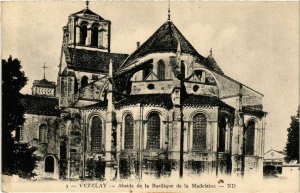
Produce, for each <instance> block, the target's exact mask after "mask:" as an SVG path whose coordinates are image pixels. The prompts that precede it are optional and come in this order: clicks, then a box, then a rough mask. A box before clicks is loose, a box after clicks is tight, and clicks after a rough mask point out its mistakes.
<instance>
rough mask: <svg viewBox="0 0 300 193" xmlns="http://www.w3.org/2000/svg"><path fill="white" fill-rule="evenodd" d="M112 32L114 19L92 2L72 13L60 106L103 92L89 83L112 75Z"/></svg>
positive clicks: (60, 81)
mask: <svg viewBox="0 0 300 193" xmlns="http://www.w3.org/2000/svg"><path fill="white" fill-rule="evenodd" d="M110 34H111V22H110V21H109V20H106V19H104V18H102V17H101V16H100V15H98V14H96V13H94V12H93V11H91V10H90V9H89V2H88V1H87V2H86V8H85V9H83V10H81V11H78V12H76V13H73V14H71V15H69V17H68V22H67V25H66V26H64V27H63V44H62V50H61V60H60V64H59V72H58V80H57V82H58V87H57V90H58V92H57V93H58V95H57V96H58V97H59V105H60V107H69V106H72V105H73V104H75V103H76V102H77V101H78V99H79V98H92V99H95V96H94V95H93V94H91V95H92V96H90V94H87V93H100V91H98V90H97V88H90V87H89V84H90V83H91V82H93V81H95V80H98V79H100V78H101V77H103V76H105V75H107V74H108V64H109V59H110V57H111V53H110V49H111V48H110ZM98 95H99V94H98ZM96 99H100V98H99V97H96Z"/></svg>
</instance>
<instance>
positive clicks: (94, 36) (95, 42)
mask: <svg viewBox="0 0 300 193" xmlns="http://www.w3.org/2000/svg"><path fill="white" fill-rule="evenodd" d="M91 45H92V46H95V47H98V26H96V25H95V26H93V28H92V43H91Z"/></svg>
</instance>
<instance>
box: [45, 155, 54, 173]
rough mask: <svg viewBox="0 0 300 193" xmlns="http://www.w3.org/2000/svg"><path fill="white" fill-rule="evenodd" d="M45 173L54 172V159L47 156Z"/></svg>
mask: <svg viewBox="0 0 300 193" xmlns="http://www.w3.org/2000/svg"><path fill="white" fill-rule="evenodd" d="M45 172H51V173H53V172H54V157H53V156H47V157H46V158H45Z"/></svg>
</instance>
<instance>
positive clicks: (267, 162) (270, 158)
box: [264, 149, 285, 175]
mask: <svg viewBox="0 0 300 193" xmlns="http://www.w3.org/2000/svg"><path fill="white" fill-rule="evenodd" d="M284 156H285V155H284V152H283V151H277V150H274V149H271V150H269V151H267V152H266V153H265V154H264V175H271V174H281V173H282V163H283V162H284Z"/></svg>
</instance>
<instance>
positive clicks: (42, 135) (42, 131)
mask: <svg viewBox="0 0 300 193" xmlns="http://www.w3.org/2000/svg"><path fill="white" fill-rule="evenodd" d="M39 142H40V143H47V125H46V124H44V123H43V124H41V125H40V128H39Z"/></svg>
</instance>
